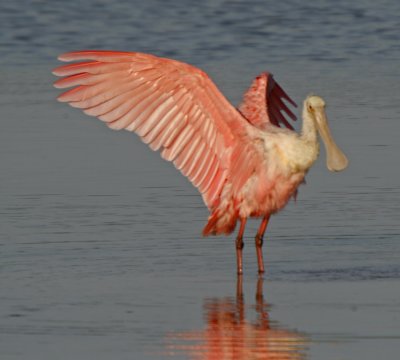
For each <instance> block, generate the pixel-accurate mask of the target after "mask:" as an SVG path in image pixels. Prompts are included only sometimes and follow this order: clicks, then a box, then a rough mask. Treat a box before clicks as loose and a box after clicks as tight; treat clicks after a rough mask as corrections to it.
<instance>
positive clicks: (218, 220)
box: [203, 205, 238, 236]
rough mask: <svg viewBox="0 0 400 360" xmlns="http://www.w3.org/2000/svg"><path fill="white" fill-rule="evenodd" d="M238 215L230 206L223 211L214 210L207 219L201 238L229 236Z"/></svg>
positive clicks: (219, 209)
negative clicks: (220, 235)
mask: <svg viewBox="0 0 400 360" xmlns="http://www.w3.org/2000/svg"><path fill="white" fill-rule="evenodd" d="M237 219H238V213H237V211H235V210H234V209H233V206H232V205H228V206H226V207H225V208H224V209H221V208H219V207H218V208H216V209H215V210H214V211H213V212H212V213H211V215H210V216H209V217H208V221H207V224H206V226H205V227H204V229H203V236H209V235H219V234H226V235H228V234H230V233H231V232H232V231H233V230H235V227H236V223H237Z"/></svg>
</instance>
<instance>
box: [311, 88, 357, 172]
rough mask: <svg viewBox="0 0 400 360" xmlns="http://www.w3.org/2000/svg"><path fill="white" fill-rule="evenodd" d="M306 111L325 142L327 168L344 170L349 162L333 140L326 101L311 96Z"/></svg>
mask: <svg viewBox="0 0 400 360" xmlns="http://www.w3.org/2000/svg"><path fill="white" fill-rule="evenodd" d="M304 111H306V112H307V113H308V115H309V117H311V118H312V119H313V121H314V123H315V126H316V128H317V130H318V133H319V135H320V136H321V138H322V140H323V142H324V145H325V149H326V166H327V167H328V169H329V170H330V171H342V170H344V169H345V168H346V167H347V165H348V163H349V161H348V159H347V157H346V155H345V154H344V153H343V152H342V151H341V150H340V149H339V147H338V146H337V145H336V143H335V141H334V140H333V137H332V135H331V132H330V129H329V126H328V119H327V117H326V113H325V101H324V100H323V99H322V98H320V97H319V96H316V95H310V96H308V97H307V98H306V100H305V101H304Z"/></svg>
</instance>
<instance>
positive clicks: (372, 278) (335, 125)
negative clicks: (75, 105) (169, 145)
mask: <svg viewBox="0 0 400 360" xmlns="http://www.w3.org/2000/svg"><path fill="white" fill-rule="evenodd" d="M248 4H249V2H234V3H233V2H226V1H204V2H200V3H199V2H174V3H173V4H171V5H168V7H166V6H165V2H161V1H149V2H145V3H144V2H128V1H122V2H118V3H115V4H112V3H111V4H110V2H105V1H86V2H77V1H68V2H59V1H52V2H51V3H50V2H49V3H47V2H42V1H19V2H15V3H11V2H8V3H4V4H1V5H0V24H2V25H1V29H2V38H1V40H0V50H1V54H2V57H1V58H0V63H1V65H2V66H1V68H0V78H1V82H0V106H1V111H2V116H1V123H2V129H1V131H0V168H1V170H0V289H1V292H0V319H1V320H0V358H1V359H7V360H8V359H54V358H57V359H71V358H74V359H75V358H76V359H165V358H172V359H213V358H214V359H223V358H227V359H233V358H234V359H249V358H265V359H272V358H273V359H303V358H304V359H328V360H329V359H363V360H364V359H376V358H382V359H396V358H397V357H398V353H399V351H400V315H399V314H400V300H399V299H400V280H399V279H400V262H399V260H398V259H399V252H400V241H399V240H400V222H399V213H400V211H399V210H400V205H399V204H400V201H399V200H400V184H399V180H398V179H399V170H398V164H399V160H398V154H399V153H400V145H399V141H398V134H399V131H400V125H399V124H400V123H399V114H400V103H399V101H398V98H399V93H400V85H399V83H398V79H399V66H398V64H399V60H400V49H399V43H398V35H397V29H398V27H399V25H400V24H399V22H400V20H399V16H398V14H399V11H400V8H399V4H398V3H397V2H395V1H385V2H381V3H379V4H378V3H375V2H372V1H360V2H357V4H353V5H349V4H348V3H346V2H342V1H335V2H333V1H322V2H320V3H319V5H313V6H312V7H311V6H308V5H304V4H300V3H297V2H295V1H289V2H284V3H279V4H276V3H272V2H271V3H270V4H268V3H266V2H264V1H253V2H251V6H249V5H248ZM104 24H106V25H104ZM82 48H110V49H120V50H136V51H137V50H139V51H149V52H153V53H156V54H159V55H162V56H172V57H175V58H178V59H181V60H184V61H188V62H190V63H193V64H195V65H197V66H200V67H201V68H202V69H204V70H206V71H207V72H208V73H209V74H210V75H211V76H212V78H213V79H214V80H215V81H216V83H217V84H218V86H219V87H220V88H221V89H222V91H223V92H224V93H225V94H226V95H227V96H228V98H229V99H230V100H231V101H232V102H233V103H235V104H237V103H238V102H239V101H240V96H241V94H242V92H243V91H244V89H245V88H246V86H248V84H249V82H250V81H251V79H252V78H253V77H254V76H255V75H257V74H258V72H260V71H264V70H269V71H271V72H273V73H274V74H275V77H276V79H277V80H278V81H279V82H280V83H281V85H282V86H283V87H284V88H285V90H286V91H287V92H288V93H289V94H290V95H291V96H292V97H293V98H294V99H295V100H296V101H297V102H298V103H299V104H301V101H302V99H303V98H304V97H305V96H306V95H307V94H309V93H310V92H315V93H318V94H320V95H322V96H324V97H325V98H326V100H327V102H328V106H329V107H328V116H329V119H330V125H331V127H332V131H333V133H334V135H335V138H336V140H337V142H338V143H339V144H340V145H341V147H342V148H343V149H344V151H345V152H346V154H347V155H348V157H349V159H350V167H349V169H347V170H346V171H345V172H343V173H339V174H332V173H329V172H328V171H327V170H326V167H325V164H324V159H323V156H324V153H322V154H321V159H320V160H319V161H318V162H317V164H316V165H315V166H314V167H313V169H312V170H311V171H310V173H309V175H308V177H307V184H306V185H304V186H302V187H301V188H300V192H299V197H298V200H297V202H296V203H294V202H293V203H290V204H289V205H288V206H287V207H286V208H285V210H284V211H283V212H281V213H280V214H279V215H277V216H274V217H273V218H272V220H271V223H270V227H269V229H268V233H267V238H266V241H265V245H264V256H265V259H266V274H265V276H264V279H263V280H260V279H259V278H258V276H257V275H256V258H255V251H254V248H253V236H254V234H255V231H256V228H257V225H258V223H257V221H251V222H250V224H249V226H248V229H247V231H246V236H245V243H246V246H245V249H244V266H245V274H244V276H243V279H242V283H240V282H237V278H236V275H235V252H234V246H233V243H234V241H233V239H234V237H233V236H231V237H212V238H202V237H201V236H200V233H201V229H202V227H203V225H204V223H205V220H206V218H207V211H206V209H205V207H204V205H203V204H202V200H201V198H200V196H199V195H198V194H197V191H196V190H195V189H194V188H192V186H191V185H190V184H189V183H188V182H187V180H186V179H184V178H183V177H182V176H181V175H179V173H178V172H177V171H176V170H175V169H174V168H173V167H172V166H171V165H170V164H167V163H165V162H163V161H162V160H161V159H160V158H159V156H158V154H156V153H153V152H151V151H149V150H148V149H147V147H146V146H145V145H144V144H142V143H141V142H140V141H139V140H138V139H137V138H136V137H135V136H134V135H132V134H129V133H127V132H112V131H110V130H108V129H106V128H105V127H104V126H103V124H101V123H100V122H97V121H95V120H94V119H92V118H89V117H86V116H84V115H82V114H81V113H79V112H78V111H77V110H75V109H71V108H69V107H67V106H65V105H63V104H59V103H57V102H56V101H55V97H56V95H57V91H56V90H54V89H53V88H52V87H51V83H52V82H53V80H54V78H53V77H52V76H51V75H50V70H51V69H52V68H53V67H55V66H57V62H56V60H55V57H56V56H57V54H58V53H60V52H63V51H68V50H72V49H82ZM241 288H242V291H241V290H240V289H241Z"/></svg>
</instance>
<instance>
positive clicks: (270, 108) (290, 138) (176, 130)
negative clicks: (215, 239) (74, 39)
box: [54, 51, 347, 273]
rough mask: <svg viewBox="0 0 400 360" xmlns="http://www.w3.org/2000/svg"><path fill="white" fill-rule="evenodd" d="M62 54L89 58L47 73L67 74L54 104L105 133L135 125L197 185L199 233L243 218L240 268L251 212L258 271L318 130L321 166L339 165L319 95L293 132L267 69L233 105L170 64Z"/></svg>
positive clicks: (198, 76)
mask: <svg viewBox="0 0 400 360" xmlns="http://www.w3.org/2000/svg"><path fill="white" fill-rule="evenodd" d="M60 60H63V61H75V60H90V61H85V62H78V63H73V64H68V65H65V66H61V67H59V68H57V69H55V70H54V74H56V75H58V76H65V77H64V78H63V79H60V80H58V81H57V82H56V83H55V86H56V87H58V88H66V87H74V88H73V89H72V90H69V91H67V92H65V93H63V94H61V95H60V96H59V100H60V101H63V102H69V103H70V104H71V106H73V107H78V108H81V109H83V110H84V112H85V113H86V114H88V115H92V116H96V117H98V118H99V119H100V120H102V121H104V122H106V123H107V125H108V126H109V127H110V128H112V129H116V130H120V129H126V130H129V131H134V132H136V133H137V134H138V135H139V136H140V137H141V139H142V140H143V141H144V142H145V143H147V144H148V145H149V146H150V147H151V148H152V149H153V150H161V156H162V157H163V158H164V159H166V160H168V161H172V162H173V163H174V165H175V166H176V167H177V168H178V169H179V170H180V171H181V172H182V173H183V174H184V175H185V176H187V177H188V178H189V180H190V181H191V182H192V183H193V184H194V185H195V186H196V187H197V188H198V189H199V191H200V192H201V194H202V196H203V200H204V202H205V204H206V205H207V207H208V208H209V210H210V212H211V214H210V217H209V219H208V222H207V224H206V226H205V228H204V230H203V235H210V234H214V235H215V234H221V233H225V234H229V233H231V232H232V231H233V230H234V229H235V226H236V223H237V221H238V220H240V221H241V227H240V230H239V235H238V237H237V241H236V247H237V255H238V272H239V273H241V272H242V264H241V257H242V253H241V251H242V247H243V241H242V238H243V231H244V226H245V223H246V219H247V218H249V217H263V221H262V224H261V226H260V229H259V232H258V233H257V236H256V245H257V255H258V262H259V271H260V272H263V271H264V268H263V262H262V254H261V246H262V237H263V234H264V231H265V228H266V225H267V223H268V220H269V217H270V215H271V214H274V213H276V212H277V211H279V210H280V209H282V208H283V207H284V206H285V205H286V203H287V202H288V201H289V199H290V198H291V197H293V196H295V195H296V193H297V188H298V186H299V185H300V184H301V183H302V182H303V181H304V177H305V175H306V173H307V171H308V169H309V168H310V167H311V165H312V164H313V163H314V162H315V160H316V159H317V157H318V153H319V142H318V136H317V134H318V133H319V134H320V135H321V137H322V139H323V140H324V142H325V145H326V149H327V165H328V168H329V169H330V170H332V171H339V170H342V169H344V168H345V167H346V166H347V159H346V157H345V155H344V154H343V153H342V152H341V151H340V150H339V148H338V147H337V146H336V144H335V143H334V142H333V139H332V137H331V136H330V132H329V128H328V127H327V121H326V117H325V112H324V107H325V103H324V101H323V100H322V99H321V98H319V97H317V96H310V97H308V98H307V99H306V100H305V102H304V108H303V127H302V130H301V132H300V133H299V134H298V133H296V132H295V131H294V130H293V128H292V126H291V125H290V123H289V122H288V120H287V119H286V116H289V117H290V118H292V119H293V120H295V119H296V118H295V116H294V115H293V114H292V112H291V111H290V110H289V108H288V107H287V105H286V103H285V102H284V101H282V100H283V99H284V100H286V101H287V102H289V103H291V104H293V105H295V104H294V102H293V101H292V100H291V99H290V98H289V97H288V96H287V95H286V93H285V92H284V91H283V90H282V89H281V87H280V86H279V85H278V84H277V83H276V82H275V81H274V79H273V77H272V75H271V74H269V73H263V74H261V75H259V76H258V77H257V78H256V79H255V80H254V81H253V83H252V85H251V87H250V89H249V90H248V91H247V92H246V93H245V95H244V99H243V103H242V104H241V105H240V106H239V108H238V109H235V108H234V107H233V106H232V105H231V104H230V103H229V102H228V101H227V100H226V98H225V97H224V96H223V95H222V93H221V92H220V91H219V90H218V89H217V87H216V86H215V84H214V83H213V82H212V81H211V79H210V78H209V77H208V76H207V74H205V73H204V72H203V71H201V70H200V69H198V68H196V67H193V66H191V65H188V64H185V63H181V62H178V61H175V60H170V59H163V58H159V57H156V56H153V55H148V54H142V53H129V52H109V51H81V52H71V53H67V54H64V55H62V56H60ZM282 112H284V113H285V116H284V114H283V113H282ZM280 125H284V126H286V128H281V127H280Z"/></svg>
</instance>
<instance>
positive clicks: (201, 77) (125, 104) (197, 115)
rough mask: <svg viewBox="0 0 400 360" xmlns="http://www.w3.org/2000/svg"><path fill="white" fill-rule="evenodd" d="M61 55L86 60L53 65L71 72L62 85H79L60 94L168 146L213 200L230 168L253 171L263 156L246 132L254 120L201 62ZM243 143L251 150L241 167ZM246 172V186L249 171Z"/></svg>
mask: <svg viewBox="0 0 400 360" xmlns="http://www.w3.org/2000/svg"><path fill="white" fill-rule="evenodd" d="M59 59H60V60H61V61H80V60H84V61H80V62H75V63H71V64H67V65H64V66H60V67H58V68H56V69H55V70H54V71H53V73H54V74H55V75H57V76H63V77H64V78H62V79H59V80H58V81H56V82H55V84H54V86H55V87H57V88H69V87H73V88H72V89H71V90H68V91H66V92H64V93H62V94H61V95H60V96H59V97H58V100H59V101H61V102H68V103H69V104H70V105H71V106H73V107H76V108H80V109H83V111H84V112H85V113H86V114H88V115H91V116H96V117H98V118H99V119H100V120H102V121H104V122H105V123H106V124H107V125H108V126H109V127H110V128H112V129H116V130H120V129H126V130H129V131H134V132H135V133H136V134H138V135H139V136H140V137H141V139H142V140H143V141H144V142H145V143H147V144H148V145H149V146H150V147H151V149H153V150H159V149H160V150H162V152H161V155H162V157H163V158H164V159H166V160H168V161H172V162H173V163H174V165H175V166H176V167H177V168H178V169H179V170H180V171H181V172H182V173H183V174H184V175H186V176H187V177H188V178H189V180H190V181H191V182H192V183H193V184H194V185H195V186H196V187H197V188H198V189H199V191H200V192H201V193H202V195H203V199H204V201H205V203H206V205H207V206H208V207H209V208H211V207H213V204H215V203H216V201H217V200H218V197H219V195H220V193H221V190H222V187H223V185H224V182H225V181H226V179H227V176H228V174H230V176H232V177H235V173H233V174H232V171H233V172H240V171H241V172H242V173H243V170H245V171H244V173H251V172H252V171H253V170H252V169H253V167H254V166H255V162H256V161H257V157H256V156H251V152H252V149H251V145H249V144H242V143H241V142H243V140H242V138H241V137H240V136H238V134H240V133H243V131H245V130H244V129H245V127H246V126H248V123H247V122H246V120H245V119H244V118H243V117H242V116H241V115H240V113H239V112H238V111H237V110H236V109H235V108H234V107H233V106H232V105H231V104H230V103H229V102H228V100H227V99H226V98H225V97H224V96H223V95H222V94H221V92H220V91H219V90H218V89H217V87H216V86H215V84H214V83H213V82H212V81H211V80H210V78H209V77H208V76H207V74H205V73H204V72H203V71H201V70H200V69H198V68H196V67H193V66H191V65H188V64H185V63H182V62H178V61H175V60H170V59H164V58H159V57H156V56H153V55H148V54H143V53H132V52H114V51H78V52H69V53H66V54H63V55H61V56H60V57H59ZM242 145H243V149H244V148H246V149H248V150H246V152H248V154H247V155H246V156H244V155H243V154H242V156H241V157H240V159H242V160H239V161H238V163H235V166H234V167H233V166H231V164H232V162H233V161H237V158H238V156H237V155H236V154H237V153H238V150H237V149H239V148H241V147H242ZM235 149H236V150H235ZM234 150H235V151H234ZM249 159H251V161H249ZM232 169H233V170H232ZM235 169H236V170H235ZM238 175H240V176H239V178H240V180H237V181H236V183H237V186H239V187H240V186H242V185H243V181H245V180H246V179H245V178H243V174H238Z"/></svg>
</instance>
